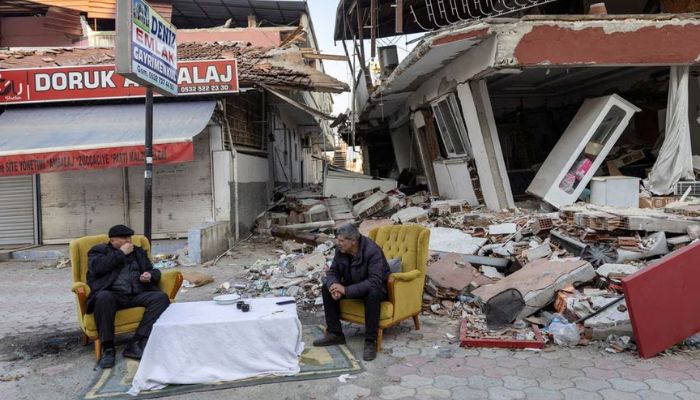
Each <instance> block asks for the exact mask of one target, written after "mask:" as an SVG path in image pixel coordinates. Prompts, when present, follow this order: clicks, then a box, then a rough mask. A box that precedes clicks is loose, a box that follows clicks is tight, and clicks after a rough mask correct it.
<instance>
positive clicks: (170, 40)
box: [116, 0, 178, 95]
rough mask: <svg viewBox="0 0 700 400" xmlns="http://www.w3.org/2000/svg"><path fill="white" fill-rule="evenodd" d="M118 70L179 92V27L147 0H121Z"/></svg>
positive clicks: (168, 92) (155, 86)
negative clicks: (176, 27) (160, 13)
mask: <svg viewBox="0 0 700 400" xmlns="http://www.w3.org/2000/svg"><path fill="white" fill-rule="evenodd" d="M116 64H117V73H118V74H122V75H124V76H126V77H127V78H129V79H131V80H132V81H135V82H138V83H139V84H141V85H143V86H150V87H152V88H153V90H155V91H157V92H159V93H161V94H163V95H176V94H177V72H178V71H177V43H176V29H175V26H173V25H172V24H171V23H170V22H168V21H166V20H165V19H164V18H163V17H161V16H160V15H159V14H158V13H157V12H156V11H155V10H154V9H153V8H152V7H151V6H150V5H148V3H146V2H145V1H143V0H119V1H117V35H116Z"/></svg>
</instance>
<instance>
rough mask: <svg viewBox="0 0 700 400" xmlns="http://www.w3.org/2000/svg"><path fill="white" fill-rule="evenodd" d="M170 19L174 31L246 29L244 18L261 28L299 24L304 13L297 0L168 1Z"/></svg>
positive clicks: (246, 22)
mask: <svg viewBox="0 0 700 400" xmlns="http://www.w3.org/2000/svg"><path fill="white" fill-rule="evenodd" d="M171 3H172V5H173V16H172V20H173V23H174V24H175V26H177V27H178V28H202V27H215V26H222V25H224V24H225V23H226V21H227V20H228V19H231V21H232V27H248V20H247V18H248V15H255V16H256V18H257V22H258V23H261V24H262V26H279V25H290V26H291V25H295V26H296V25H299V19H300V18H301V15H302V14H308V8H307V6H306V1H298V0H216V1H212V0H171Z"/></svg>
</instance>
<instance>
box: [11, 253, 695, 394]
mask: <svg viewBox="0 0 700 400" xmlns="http://www.w3.org/2000/svg"><path fill="white" fill-rule="evenodd" d="M274 250H275V247H274V245H273V244H272V243H264V242H262V243H257V242H253V243H244V244H241V245H238V246H237V247H236V248H235V250H234V252H233V255H232V256H231V257H225V258H222V259H221V260H220V261H219V263H217V265H216V266H214V267H208V268H202V267H190V268H188V267H180V270H183V269H186V268H188V269H191V270H196V271H199V272H204V273H207V274H209V275H212V276H213V277H214V278H215V281H214V283H211V284H208V285H205V286H202V287H198V288H186V289H184V293H183V292H181V293H180V294H179V295H178V298H177V300H178V301H179V302H183V301H200V300H210V299H211V298H212V297H213V296H214V294H213V291H214V289H215V288H216V287H217V286H218V285H219V284H221V283H222V282H224V281H226V280H229V279H232V278H233V277H235V276H236V275H237V274H238V273H240V272H241V271H242V270H243V266H244V265H246V264H252V263H253V262H254V261H256V260H258V259H261V258H276V257H277V253H275V252H274ZM0 268H1V269H2V271H3V273H4V276H6V277H12V278H9V279H5V280H3V281H1V282H0V318H2V321H3V322H2V324H1V325H0V338H1V340H0V399H2V400H5V399H7V400H20V399H27V400H29V399H31V400H39V399H73V398H82V397H81V395H83V394H84V392H85V391H86V389H87V388H88V386H89V385H90V383H91V381H92V380H93V379H94V378H95V376H96V375H97V374H98V371H97V370H94V367H95V358H94V353H93V349H92V344H90V345H88V346H86V347H83V346H82V345H81V342H80V331H79V329H78V327H77V323H76V311H75V301H74V298H73V294H72V293H71V292H70V284H71V283H70V282H71V279H70V268H61V269H56V268H55V263H51V262H18V261H14V260H13V261H6V262H0ZM322 316H323V313H322V311H320V310H319V311H316V312H314V313H310V312H304V311H301V310H300V317H301V319H302V323H303V324H321V323H322V319H323V318H322ZM421 322H422V327H421V329H420V331H414V330H413V326H412V323H411V322H409V321H404V322H403V323H401V324H400V325H399V326H397V327H394V328H390V329H389V330H387V331H386V333H385V338H384V344H383V347H384V348H383V351H382V353H381V354H379V356H378V357H377V359H376V360H375V361H373V362H369V363H367V362H361V363H362V364H363V367H364V371H363V372H362V373H360V374H358V375H351V376H350V378H349V379H348V380H347V382H346V383H341V382H340V381H339V380H338V379H337V378H327V379H320V380H313V381H301V382H286V383H279V384H267V385H258V386H250V387H242V388H237V389H227V390H214V391H208V392H200V393H195V394H189V395H181V396H175V397H167V398H198V399H221V398H236V399H254V398H255V399H257V398H276V399H324V398H331V399H404V398H405V399H409V398H415V399H494V400H495V399H577V400H579V399H653V400H663V399H700V382H698V380H699V379H700V352H695V351H693V352H680V351H676V352H675V353H674V354H663V355H660V356H657V357H655V358H652V359H650V360H642V359H640V358H639V357H638V356H637V355H636V353H629V352H627V353H621V354H609V353H606V352H605V351H604V349H603V347H604V344H603V343H593V344H591V345H589V346H581V347H575V348H561V347H558V346H556V345H554V344H548V346H547V347H546V348H545V350H544V351H541V352H534V351H520V350H519V351H511V350H500V349H499V350H497V349H469V348H466V349H465V348H460V347H459V346H458V344H457V343H450V341H449V340H448V338H447V336H446V334H447V333H450V334H453V335H457V334H458V324H457V320H450V319H448V318H446V317H438V316H434V315H422V316H421ZM345 334H346V336H347V337H348V339H349V340H348V347H349V348H350V349H351V351H352V352H353V353H354V355H355V357H356V358H357V359H359V360H361V358H362V328H361V327H359V326H349V325H346V326H345ZM125 338H128V336H127V337H125ZM123 344H124V343H123V342H121V343H120V342H118V343H117V351H118V352H120V351H121V350H122V349H123ZM306 346H310V343H306Z"/></svg>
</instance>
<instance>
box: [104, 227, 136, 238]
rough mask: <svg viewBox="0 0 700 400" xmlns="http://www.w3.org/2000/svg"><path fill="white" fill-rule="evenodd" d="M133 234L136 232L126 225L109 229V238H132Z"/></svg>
mask: <svg viewBox="0 0 700 400" xmlns="http://www.w3.org/2000/svg"><path fill="white" fill-rule="evenodd" d="M133 234H134V231H133V230H131V228H129V227H128V226H126V225H114V226H113V227H111V228H109V237H111V238H113V237H124V236H132V235H133Z"/></svg>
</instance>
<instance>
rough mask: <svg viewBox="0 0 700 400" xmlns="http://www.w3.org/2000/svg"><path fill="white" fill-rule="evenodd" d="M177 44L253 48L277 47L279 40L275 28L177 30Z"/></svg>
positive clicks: (278, 34)
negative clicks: (243, 44)
mask: <svg viewBox="0 0 700 400" xmlns="http://www.w3.org/2000/svg"><path fill="white" fill-rule="evenodd" d="M177 42H178V43H187V42H204V43H213V42H249V43H251V44H252V45H253V46H261V47H277V46H279V45H280V43H281V39H280V31H279V29H277V28H242V29H226V28H221V29H178V31H177Z"/></svg>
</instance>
